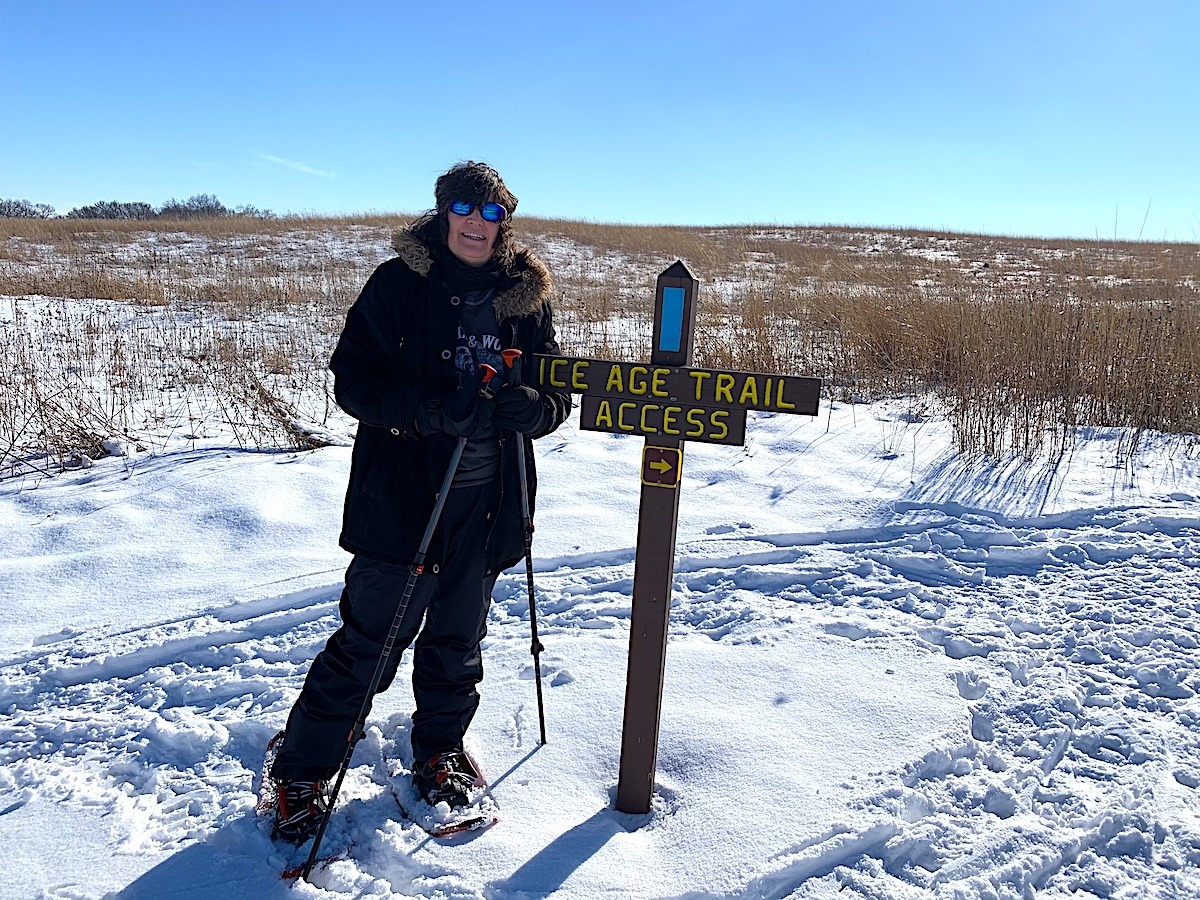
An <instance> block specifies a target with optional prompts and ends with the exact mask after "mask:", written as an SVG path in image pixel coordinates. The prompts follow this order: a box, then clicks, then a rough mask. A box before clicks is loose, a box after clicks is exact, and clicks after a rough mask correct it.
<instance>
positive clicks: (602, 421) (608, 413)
mask: <svg viewBox="0 0 1200 900" xmlns="http://www.w3.org/2000/svg"><path fill="white" fill-rule="evenodd" d="M601 425H603V426H605V427H606V428H612V404H611V403H610V402H609V401H607V400H601V401H600V405H599V406H597V407H596V427H597V428H598V427H600V426H601Z"/></svg>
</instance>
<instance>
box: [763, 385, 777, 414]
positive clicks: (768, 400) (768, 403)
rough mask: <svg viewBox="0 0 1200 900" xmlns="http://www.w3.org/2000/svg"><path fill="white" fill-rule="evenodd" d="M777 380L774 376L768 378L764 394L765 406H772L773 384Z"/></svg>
mask: <svg viewBox="0 0 1200 900" xmlns="http://www.w3.org/2000/svg"><path fill="white" fill-rule="evenodd" d="M774 382H775V379H774V378H768V379H767V390H766V392H765V393H764V394H763V406H765V407H767V408H768V409H770V408H771V385H772V384H773V383H774Z"/></svg>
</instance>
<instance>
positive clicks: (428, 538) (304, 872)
mask: <svg viewBox="0 0 1200 900" xmlns="http://www.w3.org/2000/svg"><path fill="white" fill-rule="evenodd" d="M480 368H481V369H483V370H484V371H483V383H484V384H487V382H488V380H489V379H490V378H491V377H492V375H494V374H495V372H496V370H495V369H493V368H492V367H491V366H487V365H485V366H481V367H480ZM466 446H467V439H466V437H460V438H459V439H458V443H457V444H455V446H454V452H453V453H452V454H451V455H450V465H449V466H447V467H446V476H445V477H444V478H443V479H442V487H441V490H439V491H438V495H437V500H436V501H435V502H434V504H433V513H432V514H431V515H430V516H429V524H428V525H426V526H425V533H424V534H423V535H422V536H421V543H420V545H419V546H418V547H417V555H416V557H415V558H414V559H413V564H412V567H411V568H410V569H409V573H408V582H407V583H406V584H405V585H404V593H403V594H401V596H400V605H399V606H397V607H396V614H395V615H394V616H393V617H392V627H391V628H390V629H389V630H388V634H387V639H386V640H385V641H384V642H383V649H382V650H381V651H380V653H379V662H377V663H376V664H375V672H374V674H373V675H372V676H371V684H370V686H369V687H368V688H367V695H366V697H365V698H363V703H362V707H361V708H360V709H359V711H358V720H357V721H356V722H355V723H354V729H353V730H352V731H351V732H350V735H349V737H348V738H347V740H346V752H345V753H344V754H343V755H342V763H341V765H340V766H339V767H338V776H337V780H336V781H335V782H334V784H333V792H332V794H331V795H330V797H329V800H328V802H327V804H326V807H325V812H324V814H323V815H322V816H321V824H320V826H319V827H318V828H317V833H316V836H315V837H314V838H313V845H312V850H311V851H310V852H309V854H308V861H307V862H306V863H305V864H304V868H303V869H301V870H300V877H301V878H303V879H304V880H305V881H308V876H309V874H310V873H311V872H312V868H313V865H315V864H316V861H317V852H318V851H319V850H320V848H321V841H322V839H323V838H324V837H325V829H326V828H327V827H328V826H329V820H330V818H331V817H332V816H333V807H334V804H336V803H337V798H338V794H339V793H340V792H341V790H342V781H343V780H344V779H345V778H346V771H347V770H348V769H349V768H350V757H351V756H353V755H354V748H355V746H357V744H358V742H359V741H360V740H362V738H363V736H364V735H365V734H366V728H367V716H368V715H369V714H370V712H371V701H372V700H373V699H374V698H375V691H376V689H377V688H378V687H379V682H380V681H382V680H383V672H384V669H385V668H386V667H387V663H388V660H390V659H391V656H392V651H393V650H394V649H395V647H396V638H397V636H398V635H399V634H400V625H401V623H402V622H403V620H404V613H405V612H406V611H407V610H408V603H409V601H410V600H411V599H412V595H413V589H414V588H415V587H416V584H417V578H418V577H419V576H420V575H421V574H422V573H423V572H424V571H425V555H426V554H427V553H428V552H429V545H430V544H431V543H432V542H433V532H434V531H435V530H436V529H437V524H438V520H439V519H441V517H442V509H443V508H444V507H445V506H446V496H447V495H448V494H449V493H450V486H451V484H452V483H453V482H454V475H455V473H456V472H457V471H458V463H459V461H460V460H461V459H462V455H463V448H465V447H466Z"/></svg>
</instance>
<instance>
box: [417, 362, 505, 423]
mask: <svg viewBox="0 0 1200 900" xmlns="http://www.w3.org/2000/svg"><path fill="white" fill-rule="evenodd" d="M482 383H483V379H482V376H480V377H479V378H478V379H477V380H476V379H471V380H470V382H469V383H468V384H466V385H464V386H463V387H461V388H459V389H458V390H457V391H454V392H453V393H452V394H448V395H446V397H444V398H443V399H442V401H441V402H440V403H436V404H435V403H423V404H421V406H420V408H419V409H418V410H417V430H418V431H419V432H420V433H421V434H422V435H428V434H432V433H433V432H435V431H440V432H442V433H443V434H448V435H450V436H451V437H456V438H459V437H465V438H472V437H478V436H479V435H480V434H482V433H483V432H484V431H486V430H487V429H488V428H489V427H490V426H491V424H492V414H493V412H494V410H495V404H494V402H493V401H492V400H491V399H489V398H487V397H484V396H482V395H480V393H479V386H480V385H481V384H482Z"/></svg>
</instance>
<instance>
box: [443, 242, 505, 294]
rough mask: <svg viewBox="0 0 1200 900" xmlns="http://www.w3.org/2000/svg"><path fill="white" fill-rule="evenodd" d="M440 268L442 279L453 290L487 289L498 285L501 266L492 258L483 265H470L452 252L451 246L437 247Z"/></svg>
mask: <svg viewBox="0 0 1200 900" xmlns="http://www.w3.org/2000/svg"><path fill="white" fill-rule="evenodd" d="M436 254H437V262H438V268H440V269H441V270H442V281H443V282H445V284H446V287H448V288H450V290H452V291H486V290H488V289H489V288H494V287H495V286H496V280H497V279H498V278H499V277H500V272H501V266H500V263H498V262H497V261H496V260H495V259H490V260H488V261H487V262H486V263H484V264H483V265H482V266H468V265H467V264H466V263H465V262H463V261H462V260H461V259H459V258H458V257H457V256H455V255H454V254H453V253H451V252H450V248H449V247H446V246H441V247H438V248H437V251H436Z"/></svg>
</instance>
